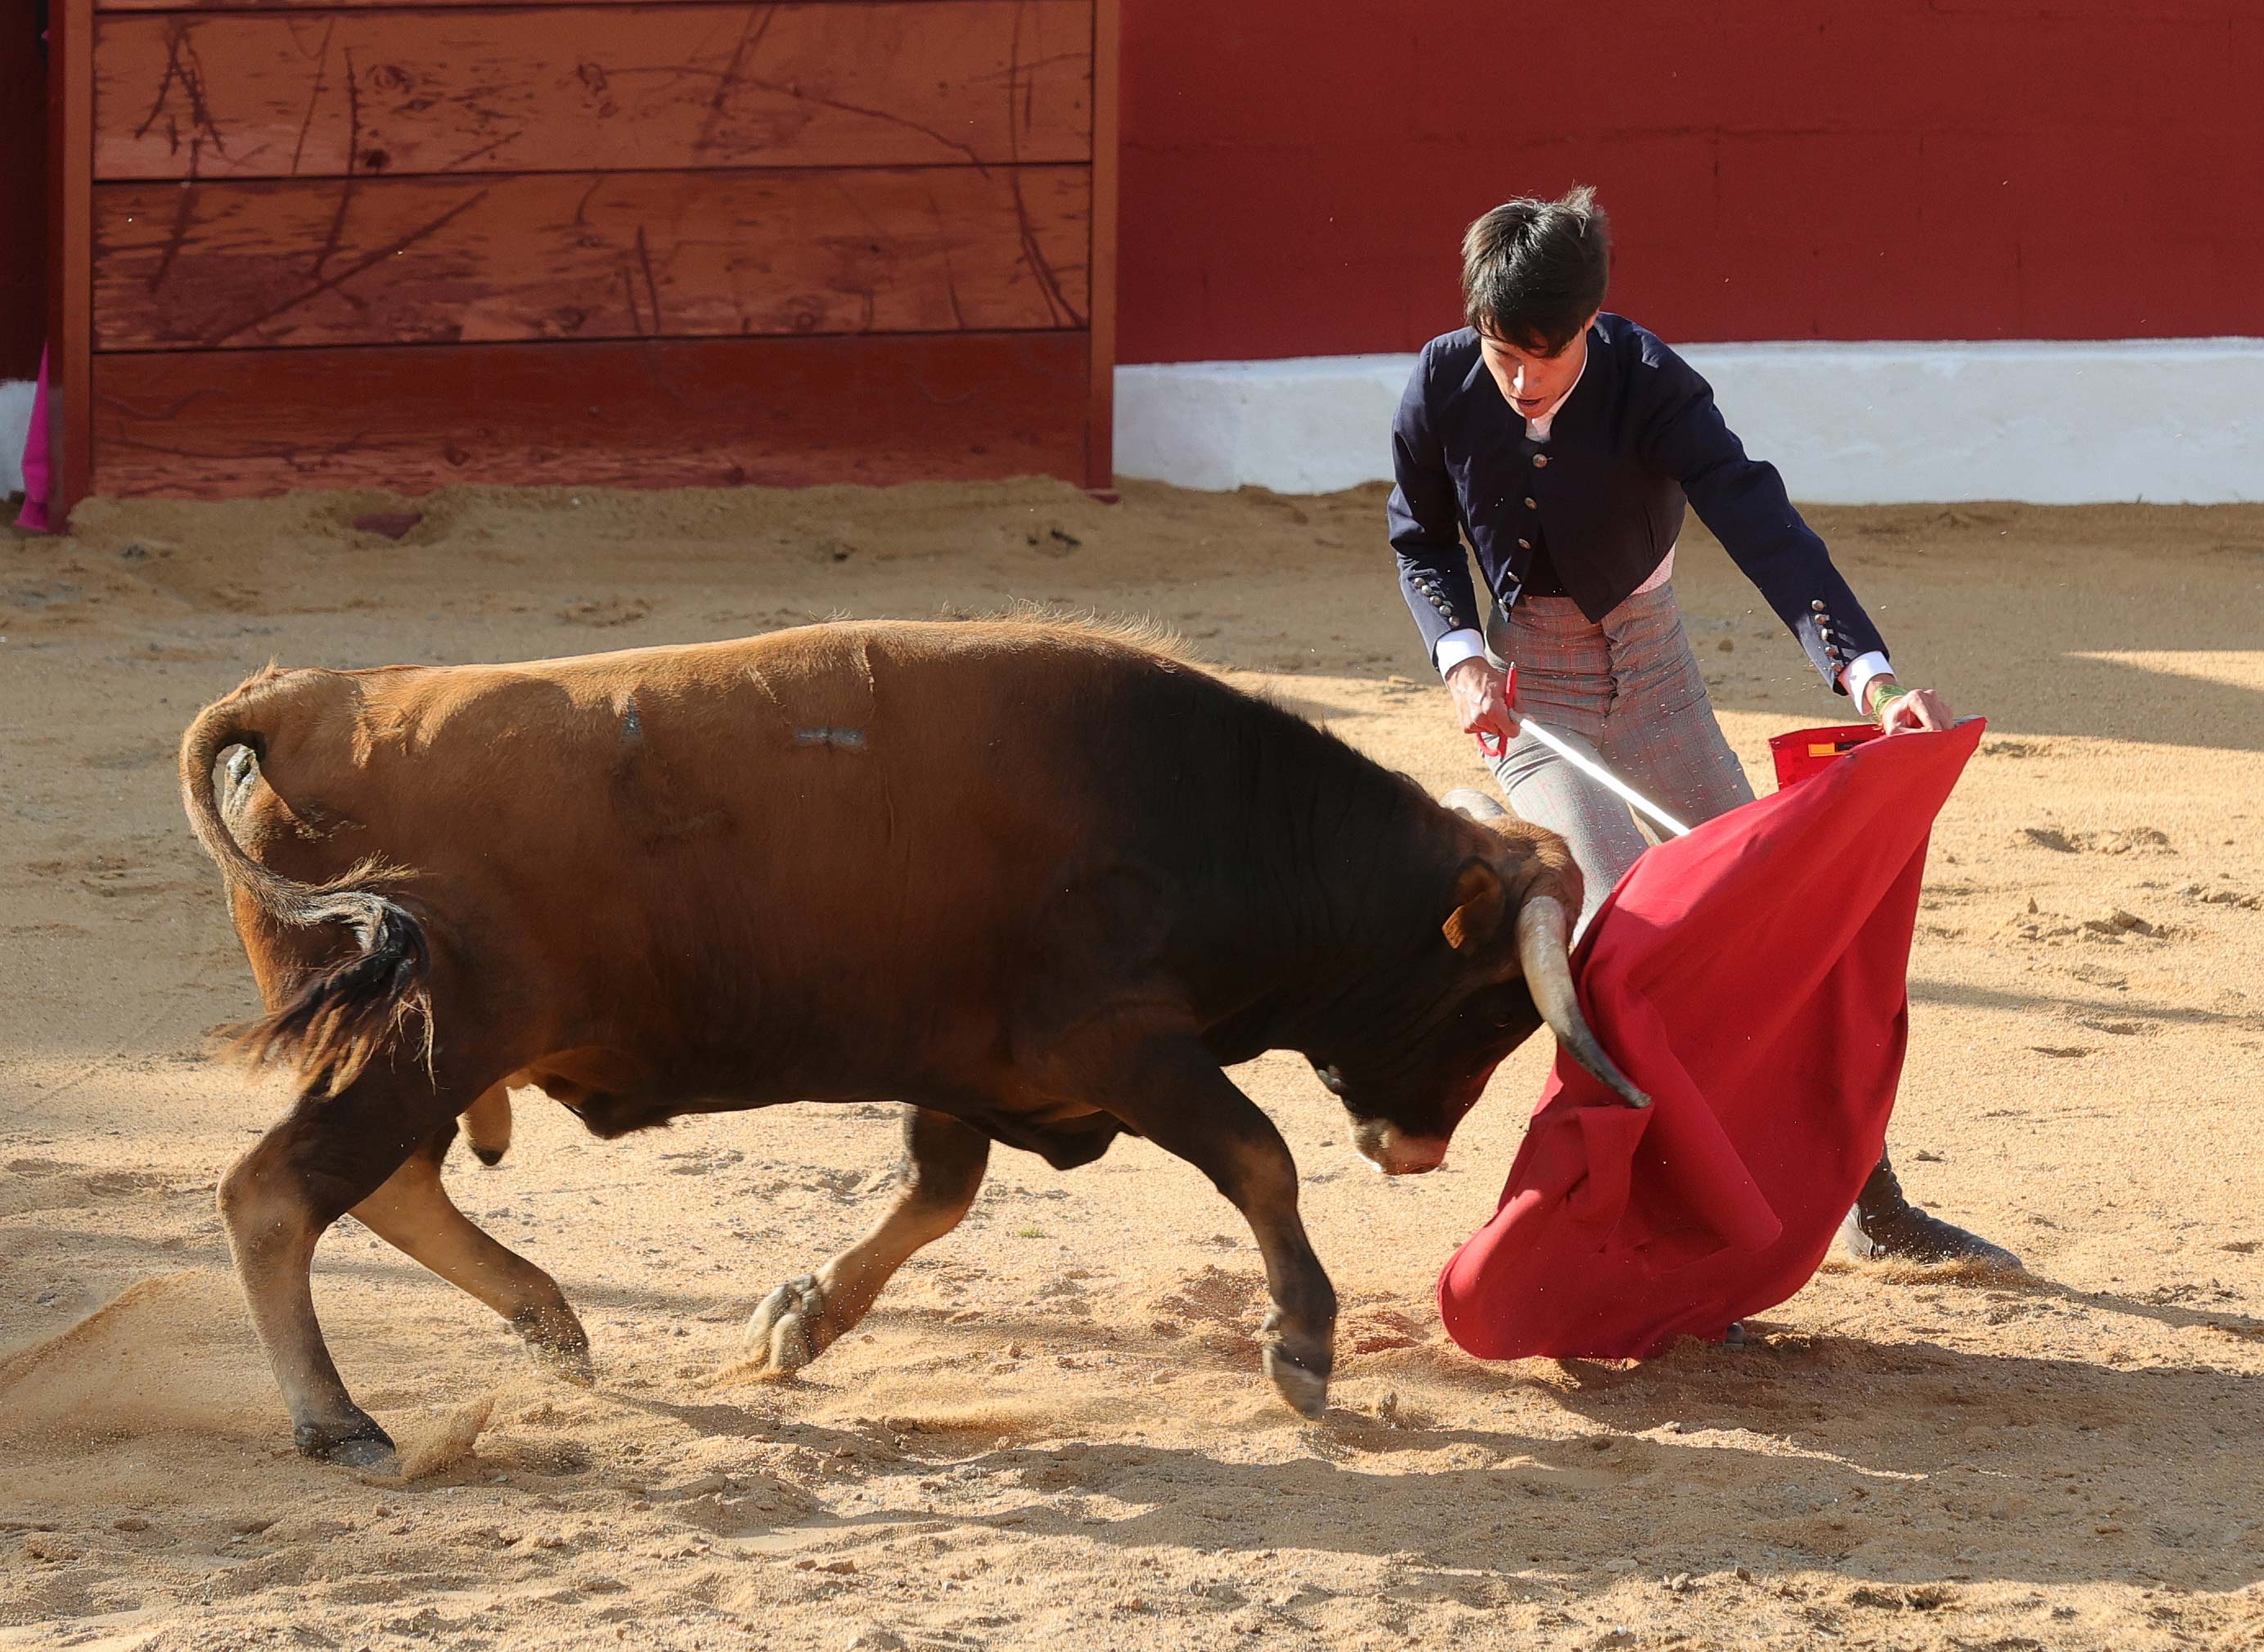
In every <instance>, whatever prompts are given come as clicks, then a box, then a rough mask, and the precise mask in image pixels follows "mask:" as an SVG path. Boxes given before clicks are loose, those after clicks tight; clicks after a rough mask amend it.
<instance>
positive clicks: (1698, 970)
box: [1439, 718, 1985, 1359]
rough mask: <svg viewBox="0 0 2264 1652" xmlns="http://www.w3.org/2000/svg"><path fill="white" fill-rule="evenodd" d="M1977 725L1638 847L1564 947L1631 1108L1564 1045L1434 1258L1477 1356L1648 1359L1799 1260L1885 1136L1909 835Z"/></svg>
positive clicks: (1897, 1021)
mask: <svg viewBox="0 0 2264 1652" xmlns="http://www.w3.org/2000/svg"><path fill="white" fill-rule="evenodd" d="M1984 728H1985V724H1984V723H1983V722H1982V721H1980V720H1979V719H1978V718H1976V719H1973V720H1971V721H1968V722H1966V723H1964V724H1963V725H1962V726H1960V727H1959V728H1955V729H1951V730H1949V731H1948V732H1947V733H1941V734H1905V735H1895V736H1894V737H1893V738H1891V739H1887V740H1876V741H1873V742H1871V743H1869V744H1866V745H1863V746H1861V747H1859V748H1858V749H1856V750H1852V751H1850V752H1849V753H1848V754H1847V756H1846V757H1840V758H1839V759H1837V760H1835V761H1833V762H1832V763H1830V764H1826V765H1825V767H1824V768H1823V769H1822V771H1821V772H1818V773H1817V774H1816V775H1815V776H1814V777H1813V778H1812V779H1804V780H1803V781H1801V782H1800V783H1799V784H1797V785H1795V786H1789V787H1788V788H1787V789H1785V790H1782V791H1780V792H1778V793H1775V794H1774V796H1770V797H1766V798H1762V799H1760V800H1759V801H1756V802H1752V803H1748V804H1746V805H1745V807H1744V808H1738V809H1733V810H1731V812H1730V813H1729V814H1727V815H1721V816H1719V817H1718V818H1716V819H1714V820H1711V821H1709V822H1706V823H1705V824H1703V825H1702V826H1700V827H1699V828H1698V829H1697V830H1694V831H1693V832H1692V833H1691V834H1690V835H1689V836H1688V837H1678V838H1675V839H1673V841H1671V842H1668V843H1665V844H1660V845H1658V847H1657V848H1655V849H1652V850H1651V851H1648V852H1646V853H1645V854H1644V856H1643V857H1642V859H1639V860H1637V861H1636V864H1635V865H1634V866H1633V867H1631V868H1630V869H1629V872H1628V874H1627V875H1626V876H1625V877H1624V878H1622V879H1621V880H1620V883H1619V887H1618V888H1615V889H1614V890H1613V891H1612V893H1611V895H1609V896H1608V897H1607V899H1606V901H1605V903H1604V905H1603V907H1602V909H1600V911H1599V912H1598V913H1597V915H1596V917H1595V919H1594V921H1593V923H1592V924H1590V925H1589V928H1588V931H1587V933H1586V936H1585V937H1583V938H1582V940H1581V943H1580V946H1579V950H1578V953H1577V955H1576V957H1575V959H1574V965H1575V969H1576V973H1577V975H1578V980H1579V987H1580V1007H1581V1009H1582V1010H1583V1011H1585V1012H1586V1015H1587V1018H1588V1022H1589V1025H1592V1026H1593V1027H1594V1028H1595V1030H1596V1032H1597V1034H1598V1036H1599V1037H1600V1038H1601V1039H1602V1040H1603V1043H1604V1047H1606V1048H1607V1049H1608V1050H1610V1051H1611V1052H1612V1054H1613V1055H1614V1056H1615V1058H1616V1059H1617V1060H1618V1061H1619V1063H1620V1065H1621V1066H1622V1068H1624V1069H1626V1071H1627V1074H1628V1076H1629V1077H1630V1078H1632V1079H1633V1080H1634V1081H1635V1082H1636V1084H1638V1085H1640V1086H1641V1087H1642V1088H1643V1089H1644V1090H1647V1091H1649V1092H1650V1094H1651V1098H1652V1105H1651V1106H1650V1107H1649V1108H1648V1109H1644V1110H1640V1111H1638V1110H1636V1109H1633V1108H1629V1107H1628V1106H1625V1105H1622V1103H1621V1102H1620V1100H1619V1098H1617V1097H1615V1096H1614V1095H1613V1094H1612V1093H1611V1092H1610V1091H1609V1090H1606V1089H1605V1088H1604V1087H1603V1086H1602V1085H1601V1084H1600V1083H1597V1082H1596V1081H1595V1080H1594V1079H1593V1078H1591V1077H1589V1076H1588V1075H1587V1074H1586V1073H1585V1072H1583V1071H1581V1070H1580V1069H1579V1068H1578V1066H1576V1065H1575V1064H1574V1063H1573V1062H1572V1061H1571V1058H1570V1057H1569V1056H1566V1055H1563V1054H1559V1056H1558V1057H1557V1068H1556V1070H1555V1072H1553V1073H1552V1074H1551V1075H1550V1076H1549V1083H1548V1084H1547V1085H1546V1086H1545V1087H1544V1088H1543V1089H1542V1092H1541V1102H1540V1105H1539V1106H1538V1107H1536V1108H1535V1110H1534V1114H1533V1122H1532V1123H1531V1125H1530V1126H1528V1127H1527V1131H1526V1136H1525V1142H1524V1145H1523V1146H1522V1147H1521V1148H1520V1149H1519V1151H1518V1155H1517V1159H1516V1162H1515V1163H1513V1165H1512V1166H1511V1167H1510V1172H1509V1185H1508V1186H1507V1187H1506V1189H1504V1190H1503V1192H1502V1199H1501V1206H1500V1208H1499V1209H1498V1211H1497V1212H1496V1214H1495V1215H1494V1218H1493V1220H1492V1221H1489V1222H1488V1223H1487V1224H1486V1225H1485V1226H1484V1228H1480V1229H1479V1230H1478V1231H1477V1234H1475V1235H1472V1236H1471V1238H1470V1240H1469V1243H1466V1244H1464V1245H1463V1246H1462V1249H1461V1250H1457V1251H1456V1252H1455V1255H1454V1257H1452V1259H1450V1260H1449V1261H1448V1264H1447V1266H1446V1269H1445V1271H1444V1272H1442V1273H1440V1276H1439V1312H1440V1316H1441V1317H1442V1318H1443V1319H1444V1320H1445V1322H1446V1325H1447V1330H1448V1332H1449V1333H1450V1334H1451V1335H1452V1336H1453V1337H1454V1338H1455V1341H1456V1342H1458V1343H1460V1344H1462V1346H1463V1347H1464V1348H1466V1349H1468V1350H1469V1351H1470V1352H1472V1353H1474V1354H1477V1355H1478V1356H1479V1357H1481V1358H1483V1359H1521V1358H1523V1357H1525V1356H1527V1355H1529V1354H1551V1355H1557V1356H1560V1357H1567V1358H1571V1357H1586V1358H1594V1359H1644V1358H1648V1357H1649V1356H1651V1355H1652V1354H1655V1353H1658V1352H1660V1351H1663V1350H1664V1349H1665V1347H1666V1346H1667V1345H1668V1344H1670V1343H1672V1342H1673V1341H1674V1340H1675V1338H1677V1337H1684V1336H1694V1337H1707V1338H1709V1339H1713V1340H1719V1339H1720V1338H1721V1337H1722V1336H1723V1333H1724V1332H1725V1331H1726V1330H1727V1329H1728V1327H1729V1326H1730V1324H1731V1322H1733V1321H1736V1320H1738V1319H1742V1318H1743V1317H1745V1315H1748V1314H1754V1313H1759V1312H1760V1310H1762V1309H1764V1308H1772V1307H1774V1306H1775V1305H1776V1304H1777V1303H1779V1302H1781V1301H1784V1300H1785V1299H1786V1298H1787V1297H1789V1296H1790V1295H1792V1294H1793V1293H1794V1292H1796V1291H1797V1290H1799V1289H1800V1287H1801V1286H1803V1285H1805V1284H1806V1283H1807V1282H1808V1280H1809V1279H1810V1276H1811V1275H1812V1274H1814V1272H1816V1266H1817V1264H1818V1263H1819V1262H1821V1261H1822V1260H1823V1259H1824V1257H1825V1252H1826V1251H1827V1250H1829V1249H1830V1247H1831V1244H1832V1235H1833V1234H1834V1232H1835V1231H1836V1230H1837V1228H1839V1225H1840V1221H1841V1220H1842V1219H1843V1218H1845V1217H1846V1215H1847V1210H1848V1207H1849V1206H1852V1205H1853V1204H1854V1201H1855V1194H1856V1192H1857V1190H1858V1189H1860V1188H1861V1185H1862V1184H1863V1178H1864V1177H1866V1176H1868V1175H1869V1173H1870V1171H1871V1169H1872V1167H1873V1166H1874V1165H1876V1163H1878V1161H1879V1155H1880V1152H1881V1151H1882V1149H1883V1144H1884V1142H1885V1140H1886V1132H1887V1115H1888V1114H1889V1113H1890V1112H1892V1111H1893V1109H1894V1103H1895V1088H1896V1084H1897V1083H1898V1080H1899V1078H1900V1077H1901V1074H1902V1061H1903V1046H1904V1041H1905V1035H1906V1033H1907V1032H1908V1028H1909V1022H1910V1004H1909V998H1908V996H1907V989H1906V980H1905V974H1906V971H1907V968H1908V966H1909V961H1910V945H1911V932H1912V927H1913V925H1914V924H1915V923H1916V921H1917V914H1918V901H1919V881H1920V880H1921V878H1922V877H1923V875H1924V872H1925V866H1926V844H1927V833H1928V832H1929V830H1931V829H1932V827H1933V824H1934V816H1935V815H1936V814H1938V813H1939V812H1940V811H1941V806H1942V803H1943V802H1944V801H1946V800H1947V799H1948V796H1949V793H1950V789H1951V787H1953V786H1956V783H1957V777H1958V775H1959V774H1960V773H1961V772H1963V769H1964V767H1965V763H1966V759H1967V758H1969V757H1971V756H1972V755H1973V750H1974V748H1975V747H1976V746H1977V744H1978V743H1980V739H1981V735H1982V731H1983V729H1984Z"/></svg>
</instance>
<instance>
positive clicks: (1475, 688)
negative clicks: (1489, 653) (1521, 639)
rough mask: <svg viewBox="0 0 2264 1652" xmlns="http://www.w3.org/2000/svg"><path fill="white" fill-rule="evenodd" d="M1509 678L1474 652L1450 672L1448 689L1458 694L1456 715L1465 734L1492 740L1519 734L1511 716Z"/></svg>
mask: <svg viewBox="0 0 2264 1652" xmlns="http://www.w3.org/2000/svg"><path fill="white" fill-rule="evenodd" d="M1507 685H1508V678H1507V677H1506V675H1505V674H1504V673H1502V672H1500V671H1497V670H1494V669H1493V667H1492V666H1491V665H1490V664H1488V663H1486V662H1485V660H1484V659H1483V658H1481V657H1479V656H1476V655H1473V656H1470V657H1469V659H1467V660H1464V661H1462V662H1461V663H1459V664H1457V665H1456V666H1455V668H1454V670H1450V671H1448V673H1447V692H1448V693H1449V694H1450V695H1452V696H1453V697H1454V701H1455V716H1456V717H1457V718H1458V719H1460V720H1461V721H1462V732H1463V733H1464V734H1472V735H1477V736H1478V737H1479V738H1480V739H1482V740H1489V741H1490V742H1492V743H1498V742H1502V741H1507V740H1513V739H1515V738H1516V737H1517V724H1516V722H1515V721H1514V720H1513V719H1512V717H1511V716H1510V707H1509V696H1508V694H1507V692H1506V689H1507Z"/></svg>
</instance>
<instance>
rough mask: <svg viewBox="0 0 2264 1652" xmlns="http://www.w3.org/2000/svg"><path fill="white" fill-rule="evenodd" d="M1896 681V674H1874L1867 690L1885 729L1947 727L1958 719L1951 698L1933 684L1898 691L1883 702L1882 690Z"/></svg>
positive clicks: (1895, 731)
mask: <svg viewBox="0 0 2264 1652" xmlns="http://www.w3.org/2000/svg"><path fill="white" fill-rule="evenodd" d="M1894 685H1895V679H1894V678H1893V677H1890V676H1885V675H1881V676H1879V677H1873V678H1872V679H1871V684H1870V685H1869V687H1868V688H1867V690H1866V692H1868V693H1869V695H1870V697H1871V701H1872V705H1873V707H1874V714H1875V715H1876V716H1877V718H1878V720H1879V728H1880V729H1881V731H1882V732H1883V733H1886V734H1890V735H1898V734H1910V733H1912V732H1914V731H1916V730H1918V729H1921V728H1930V729H1944V728H1949V727H1950V726H1951V725H1952V724H1953V723H1955V722H1956V721H1957V717H1956V713H1954V712H1952V711H1951V710H1950V709H1949V702H1948V700H1946V699H1942V697H1941V695H1940V694H1938V693H1936V692H1934V690H1933V689H1930V688H1915V689H1912V690H1911V691H1909V692H1907V693H1902V694H1897V695H1895V696H1894V697H1893V698H1891V699H1888V700H1887V701H1886V703H1885V704H1884V705H1883V706H1881V705H1880V704H1879V694H1878V691H1879V690H1880V689H1882V688H1892V687H1893V686H1894Z"/></svg>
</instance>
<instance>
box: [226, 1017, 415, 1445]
mask: <svg viewBox="0 0 2264 1652" xmlns="http://www.w3.org/2000/svg"><path fill="white" fill-rule="evenodd" d="M455 1112H456V1107H455V1105H451V1104H450V1103H449V1102H447V1101H446V1100H445V1099H443V1098H442V1096H441V1095H439V1094H436V1093H435V1090H434V1086H433V1082H432V1078H431V1077H430V1076H428V1075H427V1074H426V1073H425V1072H424V1069H423V1068H422V1067H421V1066H419V1065H418V1064H417V1061H415V1060H414V1059H413V1058H410V1057H407V1056H403V1055H397V1054H396V1055H392V1056H386V1057H381V1058H379V1059H378V1060H376V1061H372V1062H371V1063H370V1065H369V1066H368V1068H367V1069H365V1070H364V1072H363V1073H362V1075H361V1076H359V1078H357V1079H355V1080H354V1082H353V1083H351V1084H349V1085H348V1086H347V1087H346V1088H345V1090H343V1091H341V1092H340V1093H339V1094H337V1095H336V1096H333V1097H329V1098H323V1097H320V1096H301V1097H300V1098H299V1099H298V1101H297V1103H296V1104H295V1105H294V1106H293V1107H292V1109H291V1111H290V1112H289V1114H288V1115H287V1116H286V1117H285V1118H284V1119H283V1120H282V1122H281V1123H279V1124H278V1125H276V1126H275V1127H273V1128H272V1129H271V1130H269V1131H268V1132H267V1134H265V1135H264V1136H262V1137H261V1138H260V1139H259V1141H258V1143H257V1144H256V1145H255V1146H254V1147H253V1148H252V1149H251V1150H250V1152H249V1153H247V1154H245V1155H244V1156H243V1157H242V1158H241V1159H239V1160H237V1161H236V1164H235V1165H234V1167H233V1168H231V1169H230V1170H229V1173H228V1174H227V1176H225V1177H222V1178H221V1185H220V1209H221V1220H222V1221H224V1222H225V1223H226V1225H227V1228H228V1240H229V1249H230V1250H232V1251H233V1252H234V1253H235V1256H236V1277H237V1279H239V1280H241V1282H242V1283H243V1295H244V1301H245V1303H246V1304H247V1305H248V1306H249V1308H250V1310H251V1324H252V1329H253V1330H255V1331H257V1332H258V1336H259V1343H260V1346H261V1347H262V1348H264V1349H265V1351H266V1353H267V1359H268V1362H269V1364H270V1365H272V1366H273V1367H274V1370H275V1380H276V1383H277V1385H278V1386H279V1388H281V1389H282V1390H283V1401H284V1403H285V1405H287V1407H288V1408H289V1409H290V1413H291V1425H292V1431H293V1434H294V1438H296V1440H297V1442H298V1445H299V1449H300V1450H301V1451H302V1452H304V1453H307V1455H308V1456H310V1457H323V1458H328V1459H329V1460H331V1461H333V1462H338V1463H345V1464H348V1465H350V1466H352V1467H389V1466H390V1465H391V1464H392V1462H393V1460H394V1454H393V1441H392V1439H391V1438H388V1435H387V1434H386V1431H384V1430H383V1429H381V1428H380V1427H379V1426H378V1425H377V1423H376V1420H375V1419H374V1418H373V1417H371V1416H370V1415H369V1413H368V1412H366V1411H365V1410H363V1409H361V1407H359V1405H356V1404H355V1403H354V1402H353V1397H352V1395H349V1394H348V1393H347V1392H346V1387H345V1383H344V1382H343V1381H342V1380H339V1377H338V1370H337V1366H335V1365H333V1364H332V1363H331V1361H330V1350H329V1349H328V1348H327V1347H326V1346H325V1345H324V1344H323V1328H322V1324H321V1322H319V1321H318V1320H317V1319H316V1317H315V1299H314V1293H313V1291H312V1289H311V1287H310V1285H309V1282H308V1266H309V1264H311V1263H312V1261H313V1259H314V1255H315V1245H316V1242H317V1241H319V1240H320V1239H321V1238H322V1236H323V1231H324V1229H326V1228H329V1227H330V1224H331V1223H332V1222H334V1221H337V1219H338V1218H339V1217H340V1216H342V1215H344V1214H345V1213H346V1212H347V1211H349V1210H352V1208H353V1207H354V1206H356V1205H359V1204H360V1203H361V1202H362V1201H363V1200H364V1199H367V1198H368V1197H369V1196H370V1195H371V1194H372V1193H374V1192H376V1191H377V1189H378V1188H379V1186H380V1185H381V1184H383V1183H384V1182H385V1180H386V1179H387V1178H388V1177H390V1176H391V1175H392V1174H393V1173H394V1172H395V1170H398V1169H399V1168H400V1167H401V1164H402V1163H403V1161H404V1160H405V1159H407V1158H408V1156H409V1155H410V1152H411V1150H412V1149H414V1148H416V1147H417V1146H418V1145H419V1144H420V1143H422V1142H424V1141H428V1140H430V1138H431V1137H432V1134H433V1132H434V1131H435V1130H437V1129H439V1127H440V1126H441V1125H442V1124H443V1123H445V1122H446V1120H447V1119H450V1118H452V1117H454V1114H455Z"/></svg>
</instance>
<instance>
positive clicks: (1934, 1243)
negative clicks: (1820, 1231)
mask: <svg viewBox="0 0 2264 1652" xmlns="http://www.w3.org/2000/svg"><path fill="white" fill-rule="evenodd" d="M1840 1242H1841V1243H1843V1244H1844V1245H1846V1246H1847V1254H1848V1255H1850V1256H1852V1257H1854V1258H1855V1260H1857V1261H1858V1262H1888V1261H1894V1262H1977V1263H1980V1264H1983V1265H1984V1266H1985V1267H1992V1268H2005V1269H2015V1268H2018V1267H2019V1266H2020V1265H2021V1259H2020V1257H2016V1256H2014V1254H2013V1253H2012V1252H2011V1251H2009V1250H2006V1249H2005V1247H2004V1246H2002V1245H1992V1244H1991V1243H1989V1242H1988V1241H1987V1240H1986V1239H1984V1238H1982V1237H1981V1236H1980V1235H1978V1234H1971V1233H1968V1232H1966V1231H1965V1229H1964V1228H1960V1227H1957V1226H1956V1225H1955V1224H1954V1223H1951V1222H1946V1221H1942V1220H1941V1218H1940V1217H1939V1216H1929V1215H1928V1214H1927V1213H1926V1212H1925V1211H1923V1210H1921V1209H1920V1208H1919V1206H1916V1205H1913V1204H1912V1203H1911V1202H1910V1200H1909V1199H1905V1198H1904V1197H1903V1185H1902V1183H1901V1182H1900V1181H1899V1180H1898V1179H1897V1178H1896V1176H1895V1167H1894V1166H1893V1165H1892V1164H1891V1163H1888V1160H1887V1156H1886V1155H1885V1154H1883V1153H1882V1154H1881V1155H1880V1156H1879V1163H1878V1168H1876V1170H1873V1171H1872V1172H1871V1174H1870V1177H1869V1179H1868V1180H1867V1181H1865V1182H1864V1184H1863V1191H1862V1192H1860V1193H1858V1194H1856V1195H1855V1208H1854V1209H1853V1210H1851V1211H1849V1212H1848V1213H1847V1221H1844V1222H1842V1223H1841V1224H1840Z"/></svg>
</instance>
